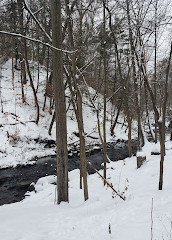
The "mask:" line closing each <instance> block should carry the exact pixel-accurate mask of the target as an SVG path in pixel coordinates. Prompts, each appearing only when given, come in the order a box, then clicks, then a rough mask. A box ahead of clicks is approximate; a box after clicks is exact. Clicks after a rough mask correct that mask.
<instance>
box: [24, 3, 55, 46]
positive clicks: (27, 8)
mask: <svg viewBox="0 0 172 240" xmlns="http://www.w3.org/2000/svg"><path fill="white" fill-rule="evenodd" d="M23 3H24V7H25V9H26V10H27V11H28V12H29V13H30V15H31V16H32V18H33V19H34V21H35V22H36V24H37V25H38V26H39V28H40V29H41V31H42V32H43V33H44V34H45V36H46V37H47V38H48V40H49V41H50V42H52V38H51V37H50V36H49V34H48V33H47V32H46V31H45V29H44V28H43V27H42V25H41V23H40V22H39V21H38V19H37V18H36V17H35V15H34V13H32V11H31V10H30V8H29V7H28V6H27V4H26V2H25V0H23Z"/></svg>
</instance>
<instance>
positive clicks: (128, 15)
mask: <svg viewBox="0 0 172 240" xmlns="http://www.w3.org/2000/svg"><path fill="white" fill-rule="evenodd" d="M126 5H127V18H128V26H129V41H130V50H131V62H132V67H133V79H134V93H135V103H136V112H137V121H138V150H141V145H142V143H141V138H142V130H141V115H140V106H139V101H138V81H137V74H136V66H135V59H134V52H135V51H134V50H135V49H134V42H133V34H132V29H131V19H130V6H129V0H126Z"/></svg>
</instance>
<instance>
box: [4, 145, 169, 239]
mask: <svg viewBox="0 0 172 240" xmlns="http://www.w3.org/2000/svg"><path fill="white" fill-rule="evenodd" d="M154 147H155V146H154V144H153V143H146V145H145V147H144V149H143V151H144V153H145V154H146V157H147V160H146V162H145V163H144V164H143V166H142V167H141V168H140V169H136V157H132V158H131V159H129V158H127V159H125V160H124V161H118V162H111V163H110V164H108V170H107V173H108V180H109V182H110V183H112V184H113V186H114V187H115V188H116V189H117V190H118V189H119V191H120V192H123V191H124V192H125V193H124V195H125V197H126V200H125V201H123V200H122V199H120V198H119V197H116V196H115V195H114V194H113V193H112V190H111V189H110V188H107V187H104V186H103V182H102V180H101V178H100V177H99V176H98V175H97V174H93V175H90V176H89V177H88V188H89V200H88V201H87V202H84V199H83V192H82V190H80V189H79V170H74V171H72V172H70V173H69V203H62V204H60V205H55V204H54V201H55V198H56V197H55V190H56V189H55V188H56V186H55V185H54V184H52V183H53V182H54V181H55V176H48V177H45V178H41V179H39V180H38V182H37V184H36V186H35V189H36V192H31V193H28V194H27V195H29V196H27V197H26V198H25V199H24V200H23V201H22V202H19V203H14V204H10V205H4V206H1V207H0V239H3V240H30V239H33V240H44V239H50V240H55V239H60V240H67V239H71V240H72V239H73V240H76V239H83V240H90V239H99V240H109V239H116V240H127V239H128V240H138V239H139V240H148V239H151V225H152V223H151V222H152V221H153V226H152V233H153V238H152V239H154V240H155V239H156V240H158V239H167V240H168V239H171V237H172V227H171V222H172V184H171V182H172V174H171V170H172V161H171V155H172V143H171V142H170V141H167V150H166V157H165V166H164V187H163V190H162V191H158V178H159V159H160V157H159V156H151V150H152V149H153V148H154ZM100 172H101V171H100ZM152 199H153V209H152ZM151 209H152V210H151ZM151 211H152V221H151ZM109 226H110V230H111V233H109Z"/></svg>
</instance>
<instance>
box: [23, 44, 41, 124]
mask: <svg viewBox="0 0 172 240" xmlns="http://www.w3.org/2000/svg"><path fill="white" fill-rule="evenodd" d="M24 50H25V61H26V67H27V72H28V75H29V79H30V86H31V88H32V91H33V95H34V100H35V105H36V108H37V117H36V121H35V122H36V124H38V122H39V104H38V98H37V95H36V90H35V87H34V84H33V80H32V75H31V73H30V68H29V62H28V57H27V46H26V40H24Z"/></svg>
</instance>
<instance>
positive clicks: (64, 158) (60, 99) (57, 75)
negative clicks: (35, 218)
mask: <svg viewBox="0 0 172 240" xmlns="http://www.w3.org/2000/svg"><path fill="white" fill-rule="evenodd" d="M51 14H52V44H53V46H55V47H57V48H61V47H62V24H61V1H60V0H51ZM53 86H54V100H55V112H56V144H57V192H58V204H59V203H61V202H62V201H65V202H67V201H68V155H67V126H66V103H65V90H64V82H63V55H62V51H58V52H56V51H53Z"/></svg>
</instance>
